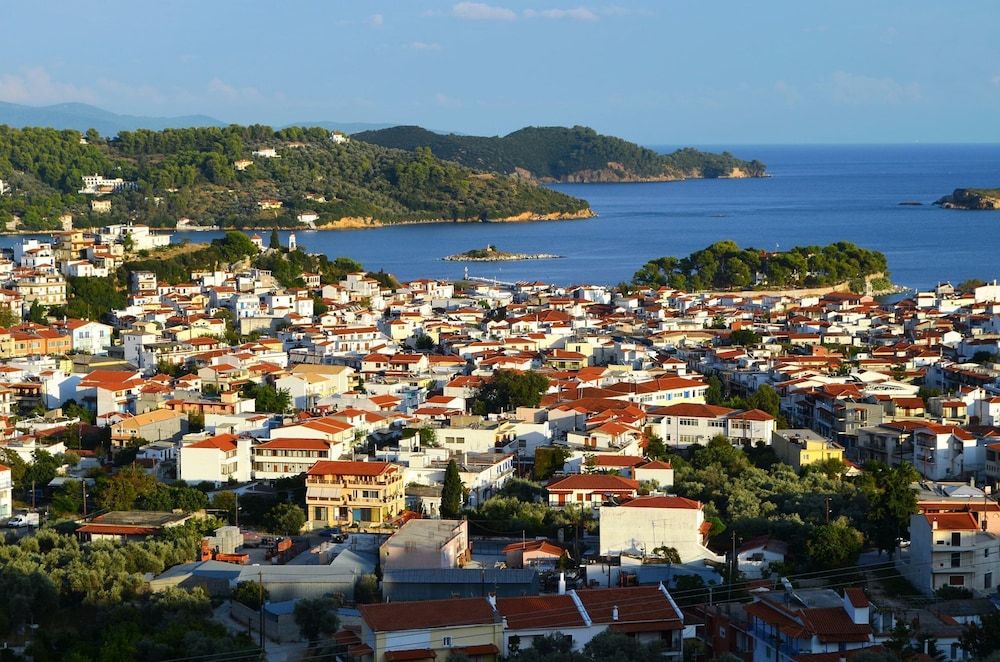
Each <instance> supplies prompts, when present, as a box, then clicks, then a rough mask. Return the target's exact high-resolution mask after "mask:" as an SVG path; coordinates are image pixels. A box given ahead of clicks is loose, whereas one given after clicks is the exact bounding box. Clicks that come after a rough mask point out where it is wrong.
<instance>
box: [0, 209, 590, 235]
mask: <svg viewBox="0 0 1000 662" xmlns="http://www.w3.org/2000/svg"><path fill="white" fill-rule="evenodd" d="M596 217H597V212H595V211H594V210H593V209H590V208H589V207H588V208H587V209H579V210H577V211H573V212H549V213H546V214H538V213H535V212H531V211H526V212H522V213H520V214H516V215H514V216H505V217H502V218H491V219H487V220H486V221H483V220H482V219H479V218H458V219H453V218H431V219H420V220H410V221H392V222H389V221H383V220H382V219H379V218H375V217H373V216H345V217H343V218H338V219H337V220H334V221H328V222H325V223H318V224H316V225H315V226H314V227H313V226H309V225H296V226H287V225H245V226H242V227H239V228H235V227H221V226H192V227H186V228H176V227H174V228H160V227H151V228H150V231H152V232H157V233H162V232H170V233H173V232H228V231H231V230H232V231H237V232H251V231H254V232H261V231H267V232H270V231H271V230H278V231H290V232H314V231H323V230H364V229H376V228H389V227H393V226H396V225H434V224H444V223H532V222H538V221H583V220H586V219H588V218H596ZM99 229H100V228H97V227H92V228H73V231H78V232H95V231H97V230H99ZM64 232H67V230H62V229H59V230H0V236H3V235H10V236H18V235H53V234H63V233H64Z"/></svg>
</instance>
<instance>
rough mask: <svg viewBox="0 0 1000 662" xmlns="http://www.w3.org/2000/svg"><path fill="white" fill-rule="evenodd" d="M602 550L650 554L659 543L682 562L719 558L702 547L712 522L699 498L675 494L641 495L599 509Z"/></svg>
mask: <svg viewBox="0 0 1000 662" xmlns="http://www.w3.org/2000/svg"><path fill="white" fill-rule="evenodd" d="M600 519H601V522H600V523H601V527H600V529H601V554H602V555H608V554H621V553H632V554H642V555H645V556H652V555H653V554H654V551H653V550H655V549H657V548H659V547H673V548H674V549H676V550H677V553H678V554H680V557H681V562H682V563H688V562H690V561H697V560H702V559H708V560H712V561H720V560H721V558H720V557H718V556H717V555H716V554H715V553H714V552H712V551H711V550H709V549H708V548H707V547H705V540H706V538H707V537H708V532H709V530H710V529H711V524H710V523H708V522H706V521H705V513H704V511H703V510H702V505H701V503H699V502H698V501H692V500H691V499H685V498H683V497H678V496H644V497H638V498H636V499H633V500H631V501H627V502H625V503H623V504H622V505H620V506H605V507H604V508H601V509H600Z"/></svg>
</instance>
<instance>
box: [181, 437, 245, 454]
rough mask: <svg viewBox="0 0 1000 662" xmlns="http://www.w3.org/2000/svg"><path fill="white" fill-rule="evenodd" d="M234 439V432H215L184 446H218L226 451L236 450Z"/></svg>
mask: <svg viewBox="0 0 1000 662" xmlns="http://www.w3.org/2000/svg"><path fill="white" fill-rule="evenodd" d="M236 439H237V437H236V435H234V434H217V435H215V436H214V437H209V438H208V439H202V440H201V441H197V442H195V443H193V444H190V445H188V446H185V448H218V449H219V450H220V451H223V452H226V453H228V452H229V451H234V450H236Z"/></svg>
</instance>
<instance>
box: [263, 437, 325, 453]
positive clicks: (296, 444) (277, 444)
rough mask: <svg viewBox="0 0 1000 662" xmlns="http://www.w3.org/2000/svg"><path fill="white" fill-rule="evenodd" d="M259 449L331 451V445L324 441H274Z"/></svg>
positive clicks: (286, 439)
mask: <svg viewBox="0 0 1000 662" xmlns="http://www.w3.org/2000/svg"><path fill="white" fill-rule="evenodd" d="M257 448H294V449H298V450H311V451H312V450H315V451H327V450H330V444H329V443H328V442H326V441H324V440H322V439H290V438H282V439H272V440H271V441H265V442H264V443H262V444H258V445H257Z"/></svg>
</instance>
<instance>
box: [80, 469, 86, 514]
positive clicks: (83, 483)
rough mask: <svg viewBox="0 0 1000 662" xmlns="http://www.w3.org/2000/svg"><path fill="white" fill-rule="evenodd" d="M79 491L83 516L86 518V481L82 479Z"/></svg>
mask: <svg viewBox="0 0 1000 662" xmlns="http://www.w3.org/2000/svg"><path fill="white" fill-rule="evenodd" d="M80 487H81V491H82V492H83V516H84V517H86V516H87V479H86V478H84V479H83V480H81V481H80Z"/></svg>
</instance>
